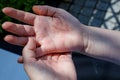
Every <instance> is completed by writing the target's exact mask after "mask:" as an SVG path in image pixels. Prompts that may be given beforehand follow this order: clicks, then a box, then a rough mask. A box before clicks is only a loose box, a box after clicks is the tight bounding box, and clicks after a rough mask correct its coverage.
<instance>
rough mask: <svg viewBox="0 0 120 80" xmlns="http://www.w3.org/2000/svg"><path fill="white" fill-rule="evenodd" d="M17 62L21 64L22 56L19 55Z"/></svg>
mask: <svg viewBox="0 0 120 80" xmlns="http://www.w3.org/2000/svg"><path fill="white" fill-rule="evenodd" d="M17 62H18V63H20V64H22V63H23V57H22V56H21V57H19V58H18V60H17Z"/></svg>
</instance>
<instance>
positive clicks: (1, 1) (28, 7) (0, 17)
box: [0, 0, 45, 33]
mask: <svg viewBox="0 0 120 80" xmlns="http://www.w3.org/2000/svg"><path fill="white" fill-rule="evenodd" d="M42 4H45V1H44V0H0V33H1V32H2V29H1V24H2V23H3V22H4V21H12V22H15V21H14V19H11V18H10V17H7V16H6V15H4V14H3V13H2V9H3V8H4V7H13V8H16V9H20V10H24V11H29V12H32V6H33V5H42Z"/></svg>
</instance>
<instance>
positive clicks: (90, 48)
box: [84, 27, 120, 64]
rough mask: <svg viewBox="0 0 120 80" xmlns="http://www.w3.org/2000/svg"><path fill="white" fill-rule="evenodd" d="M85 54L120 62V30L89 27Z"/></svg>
mask: <svg viewBox="0 0 120 80" xmlns="http://www.w3.org/2000/svg"><path fill="white" fill-rule="evenodd" d="M87 31H88V34H87V35H88V40H87V42H86V44H87V45H86V47H85V53H84V54H85V55H88V56H92V57H95V58H99V59H102V60H107V61H110V62H114V63H117V64H120V32H119V31H113V30H106V29H100V28H95V27H88V28H87Z"/></svg>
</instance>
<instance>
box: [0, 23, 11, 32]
mask: <svg viewBox="0 0 120 80" xmlns="http://www.w3.org/2000/svg"><path fill="white" fill-rule="evenodd" d="M8 25H9V26H10V25H12V23H11V22H9V21H6V22H4V23H3V24H2V28H3V29H5V30H7V29H8V28H10V27H9V26H8Z"/></svg>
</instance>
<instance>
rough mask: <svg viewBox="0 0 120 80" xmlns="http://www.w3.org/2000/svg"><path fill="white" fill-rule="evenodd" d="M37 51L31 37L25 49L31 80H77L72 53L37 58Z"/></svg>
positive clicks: (27, 71)
mask: <svg viewBox="0 0 120 80" xmlns="http://www.w3.org/2000/svg"><path fill="white" fill-rule="evenodd" d="M36 49H37V48H36V41H35V39H34V38H31V37H30V38H29V40H28V43H27V45H26V46H25V47H24V49H23V62H24V63H23V64H24V68H25V71H26V73H27V74H28V76H29V78H30V80H77V79H76V71H75V67H74V64H73V61H72V58H71V54H70V53H63V54H55V53H54V54H49V55H45V56H42V57H39V58H37V57H36ZM19 60H20V59H19Z"/></svg>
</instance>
